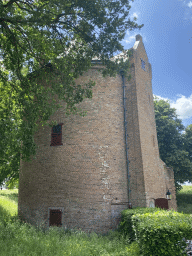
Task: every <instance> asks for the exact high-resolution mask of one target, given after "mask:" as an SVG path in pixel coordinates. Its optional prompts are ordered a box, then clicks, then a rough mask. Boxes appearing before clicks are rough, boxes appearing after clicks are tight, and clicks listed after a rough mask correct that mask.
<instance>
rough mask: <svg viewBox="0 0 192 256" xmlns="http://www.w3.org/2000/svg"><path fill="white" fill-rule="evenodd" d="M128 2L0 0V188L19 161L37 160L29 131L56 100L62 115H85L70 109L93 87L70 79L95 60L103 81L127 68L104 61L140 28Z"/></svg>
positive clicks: (45, 122) (15, 172)
mask: <svg viewBox="0 0 192 256" xmlns="http://www.w3.org/2000/svg"><path fill="white" fill-rule="evenodd" d="M132 1H133V0H132ZM129 2H130V1H128V0H118V1H117V0H114V1H113V0H91V1H90V0H65V1H63V0H57V1H55V0H41V1H40V0H26V1H22V0H0V13H1V17H0V61H1V68H0V93H1V94H0V99H1V101H0V139H1V140H0V183H1V182H2V180H4V179H5V178H6V177H9V178H10V177H12V176H14V177H15V178H16V177H18V173H19V161H20V160H19V159H20V156H21V157H22V159H23V160H25V161H30V159H31V156H32V155H35V153H36V145H35V143H34V139H33V137H34V133H35V131H36V130H37V127H38V125H48V124H49V123H48V119H49V117H50V115H51V114H53V113H54V112H55V111H56V110H57V109H58V108H59V107H60V105H59V100H64V101H65V102H66V113H67V114H70V113H77V112H78V113H80V114H84V113H83V112H82V111H81V110H79V109H78V108H77V107H76V104H78V103H79V102H81V101H83V99H84V98H91V97H92V87H93V86H94V81H90V82H88V83H86V84H78V85H77V84H75V79H76V78H77V77H78V76H80V75H82V74H83V72H85V71H86V70H88V69H89V68H90V66H91V60H92V58H93V57H97V58H99V59H100V60H101V61H102V63H103V64H104V65H105V66H106V68H105V69H104V71H103V75H115V74H116V73H117V72H118V71H119V70H120V69H122V68H123V69H124V70H125V71H127V70H128V68H129V65H128V63H129V62H128V60H127V61H125V62H123V60H122V59H119V60H118V59H116V60H115V61H111V60H110V59H111V58H112V57H113V55H114V54H115V53H117V52H119V51H123V50H124V49H123V46H122V44H121V41H122V39H123V38H124V36H125V33H126V31H127V30H132V29H137V28H138V29H140V28H141V27H142V26H143V25H138V24H137V23H136V22H135V21H131V20H130V19H129V10H130V8H131V6H130V4H129ZM134 20H135V19H134ZM125 54H126V55H127V56H129V52H125ZM50 125H51V124H50ZM21 142H22V143H21Z"/></svg>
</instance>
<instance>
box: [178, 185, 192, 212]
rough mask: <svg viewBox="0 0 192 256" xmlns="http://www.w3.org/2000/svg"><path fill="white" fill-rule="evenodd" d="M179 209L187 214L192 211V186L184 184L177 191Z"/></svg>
mask: <svg viewBox="0 0 192 256" xmlns="http://www.w3.org/2000/svg"><path fill="white" fill-rule="evenodd" d="M177 210H178V212H182V213H186V214H191V213H192V186H182V189H181V190H180V191H179V192H178V193H177Z"/></svg>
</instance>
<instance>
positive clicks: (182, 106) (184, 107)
mask: <svg viewBox="0 0 192 256" xmlns="http://www.w3.org/2000/svg"><path fill="white" fill-rule="evenodd" d="M178 96H179V98H178V99H177V100H176V101H170V105H171V107H172V108H176V110H177V114H178V115H179V117H180V118H181V119H187V118H190V117H192V94H191V96H189V97H188V98H187V97H185V96H183V95H178Z"/></svg>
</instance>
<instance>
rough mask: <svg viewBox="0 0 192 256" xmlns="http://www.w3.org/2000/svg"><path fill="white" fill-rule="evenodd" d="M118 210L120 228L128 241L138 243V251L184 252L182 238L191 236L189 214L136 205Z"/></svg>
mask: <svg viewBox="0 0 192 256" xmlns="http://www.w3.org/2000/svg"><path fill="white" fill-rule="evenodd" d="M179 204H180V202H179ZM121 214H122V220H121V223H120V229H119V231H120V233H121V234H123V236H124V237H125V239H128V241H129V242H131V243H133V241H136V242H137V243H138V245H139V247H138V248H140V253H139V255H143V256H145V255H146V256H156V255H157V256H161V255H162V256H164V255H170V256H171V255H173V256H174V255H178V256H179V255H186V253H183V249H184V248H186V243H185V240H183V238H185V239H186V240H187V239H191V238H192V215H188V214H183V213H178V212H174V211H173V210H171V211H166V210H162V209H159V208H139V207H138V208H134V209H127V210H124V211H122V212H121ZM182 246H183V247H182Z"/></svg>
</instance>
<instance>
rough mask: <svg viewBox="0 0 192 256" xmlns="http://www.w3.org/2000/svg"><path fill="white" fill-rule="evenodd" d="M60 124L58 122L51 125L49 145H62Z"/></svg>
mask: <svg viewBox="0 0 192 256" xmlns="http://www.w3.org/2000/svg"><path fill="white" fill-rule="evenodd" d="M62 125H63V124H58V125H55V126H53V127H52V131H51V145H50V146H59V145H63V143H62Z"/></svg>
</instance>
